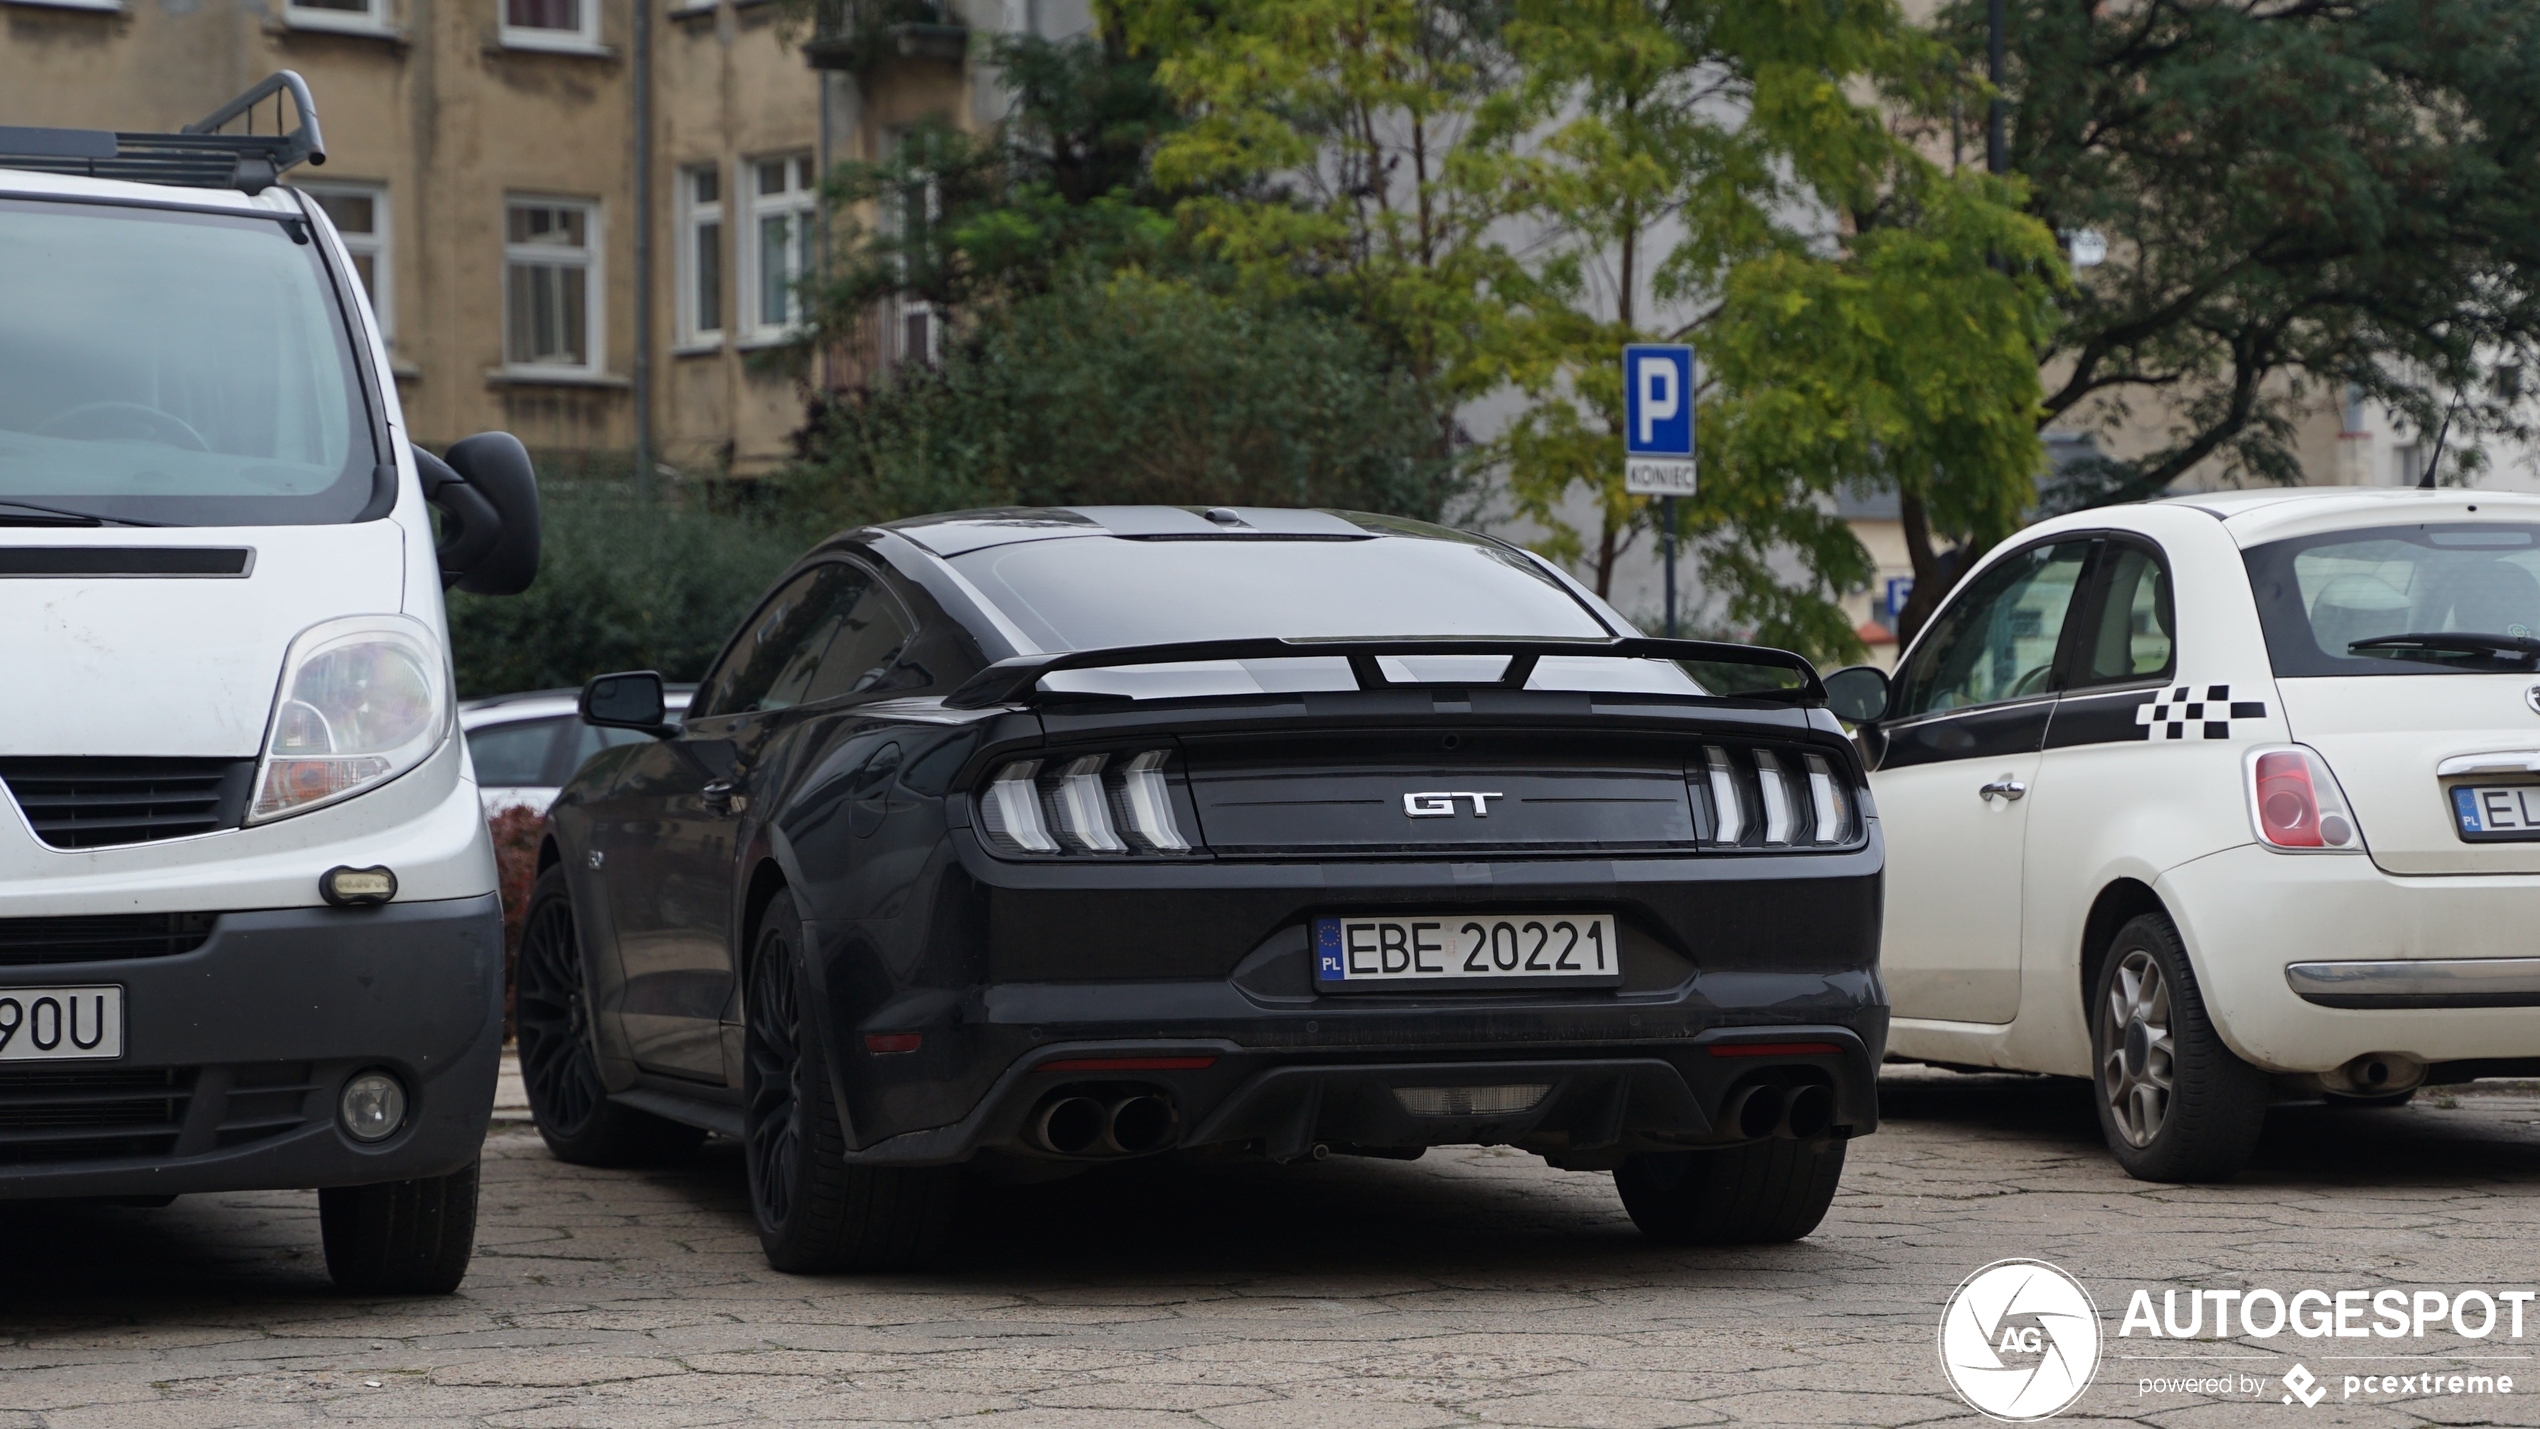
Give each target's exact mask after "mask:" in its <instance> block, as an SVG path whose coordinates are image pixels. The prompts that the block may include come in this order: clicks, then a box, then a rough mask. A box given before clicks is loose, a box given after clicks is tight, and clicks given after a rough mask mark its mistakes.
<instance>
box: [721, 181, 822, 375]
mask: <svg viewBox="0 0 2540 1429" xmlns="http://www.w3.org/2000/svg"><path fill="white" fill-rule="evenodd" d="M810 160H811V156H810V155H809V154H804V153H799V152H795V153H784V154H761V155H758V156H757V157H755V158H749V159H744V160H742V161H741V166H740V172H739V174H738V175H736V177H738V178H740V179H742V180H743V181H745V182H746V183H747V184H748V186H749V194H748V197H747V199H746V201H743V202H740V203H727V204H725V205H724V208H725V211H727V212H729V211H731V210H733V209H736V208H737V209H739V210H740V211H742V212H744V213H746V214H747V215H748V217H749V224H748V226H747V227H746V228H744V229H742V230H741V231H740V232H739V233H738V234H737V235H735V236H736V238H737V240H738V244H739V247H740V250H741V251H740V259H741V261H740V263H739V264H738V265H736V266H737V267H738V268H739V269H740V276H741V285H740V291H739V292H738V293H737V294H736V296H738V297H739V298H740V300H741V302H742V304H743V305H744V306H743V307H742V309H741V310H740V311H739V312H737V313H735V314H734V315H733V316H734V317H736V318H738V319H739V320H740V322H739V330H740V332H741V333H742V334H743V337H744V340H745V341H746V342H748V343H750V344H753V345H758V344H766V343H778V342H787V341H790V340H792V339H793V338H794V337H795V336H796V335H798V334H800V333H801V332H802V330H803V322H802V301H801V298H800V296H799V294H798V295H796V296H795V297H794V298H793V299H792V300H791V301H790V302H789V304H788V306H789V307H790V308H791V309H792V310H793V311H792V313H791V314H790V315H789V317H788V319H787V321H784V322H781V323H770V322H768V321H767V320H766V315H765V312H764V311H763V309H764V304H763V303H762V302H761V299H763V298H764V297H765V296H766V288H765V286H764V282H763V279H762V275H761V273H760V266H761V265H760V244H759V223H760V221H761V220H763V219H767V218H773V217H776V216H778V215H780V214H782V215H786V216H788V217H791V218H792V219H793V220H794V222H795V223H796V225H797V227H795V228H794V229H793V235H794V249H795V252H796V253H798V254H799V253H802V252H803V251H804V249H806V248H807V247H808V246H809V244H810V242H811V240H810V239H807V238H806V237H805V236H804V235H806V234H811V235H817V234H818V233H819V231H820V229H819V224H820V186H819V182H818V177H817V175H815V176H814V180H813V183H812V184H811V186H810V187H808V188H806V187H803V186H802V185H801V182H800V180H801V176H802V173H803V166H804V165H805V164H806V163H807V162H809V161H810ZM778 162H782V163H783V164H784V165H785V177H786V189H785V191H784V192H783V193H781V194H775V195H766V194H761V193H760V192H759V166H760V165H761V164H772V163H778ZM793 276H794V278H795V279H796V280H800V279H801V278H803V277H804V276H805V274H803V273H801V272H796V273H795V274H794V275H793Z"/></svg>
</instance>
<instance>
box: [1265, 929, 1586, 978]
mask: <svg viewBox="0 0 2540 1429" xmlns="http://www.w3.org/2000/svg"><path fill="white" fill-rule="evenodd" d="M1314 980H1315V982H1316V983H1317V984H1318V985H1320V986H1322V987H1324V988H1326V989H1333V988H1341V987H1352V988H1355V987H1361V986H1364V987H1371V988H1375V987H1396V986H1401V985H1405V984H1425V985H1429V986H1440V987H1484V986H1494V985H1495V986H1502V987H1564V986H1567V987H1610V986H1612V985H1613V984H1615V983H1618V982H1621V981H1622V980H1623V964H1622V958H1621V956H1620V949H1619V948H1617V947H1616V945H1615V941H1614V916H1613V915H1612V914H1610V913H1414V914H1390V915H1387V916H1384V917H1380V918H1372V917H1371V918H1317V919H1315V920H1314Z"/></svg>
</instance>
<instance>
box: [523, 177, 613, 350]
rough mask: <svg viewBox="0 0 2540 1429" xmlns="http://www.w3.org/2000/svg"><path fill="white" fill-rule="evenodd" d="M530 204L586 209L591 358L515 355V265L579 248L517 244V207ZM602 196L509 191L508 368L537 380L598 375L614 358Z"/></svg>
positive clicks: (584, 260)
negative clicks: (513, 229)
mask: <svg viewBox="0 0 2540 1429" xmlns="http://www.w3.org/2000/svg"><path fill="white" fill-rule="evenodd" d="M516 207H525V208H578V209H580V210H582V248H581V251H580V254H579V256H580V259H581V267H582V270H583V279H582V336H583V352H584V353H585V355H586V356H585V360H584V361H583V362H581V363H580V364H578V365H576V364H567V363H562V362H516V361H514V360H513V359H512V330H511V325H512V265H513V264H515V263H537V264H546V265H552V264H554V263H556V261H557V260H558V258H559V257H567V258H570V257H572V256H574V250H572V249H562V248H551V247H543V246H540V245H537V244H515V243H513V242H512V241H511V223H512V218H511V215H512V210H513V209H514V208H516ZM600 219H601V213H600V202H599V200H597V199H589V198H570V197H566V196H564V195H561V194H505V195H503V224H502V228H501V229H500V230H499V232H500V233H501V234H502V238H503V311H502V319H501V331H502V344H503V346H502V353H503V366H502V370H503V372H504V373H505V374H507V375H509V376H512V377H520V378H527V379H530V380H532V381H535V380H538V379H542V378H543V379H546V380H550V381H555V380H566V381H570V380H573V379H576V378H592V377H598V376H599V375H601V372H602V370H603V367H604V365H605V364H606V363H607V361H608V351H607V338H608V321H607V317H608V283H607V274H606V269H605V265H604V262H603V259H604V255H605V254H606V252H607V244H606V243H605V242H604V241H603V230H602V228H601V223H600Z"/></svg>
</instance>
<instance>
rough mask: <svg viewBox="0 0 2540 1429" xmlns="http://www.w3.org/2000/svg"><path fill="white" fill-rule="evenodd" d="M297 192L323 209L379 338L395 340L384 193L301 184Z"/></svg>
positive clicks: (372, 189) (370, 188)
mask: <svg viewBox="0 0 2540 1429" xmlns="http://www.w3.org/2000/svg"><path fill="white" fill-rule="evenodd" d="M300 189H301V191H302V192H304V193H306V194H307V195H308V196H309V197H310V199H311V200H313V201H314V202H315V203H316V204H317V206H318V207H319V208H322V209H324V210H326V216H327V219H328V220H329V221H330V222H332V223H333V224H334V225H335V232H336V234H337V236H339V237H341V238H342V239H343V240H344V251H345V252H346V253H347V254H350V255H351V256H352V259H353V274H354V276H355V277H358V278H360V279H361V280H362V291H363V292H364V293H367V294H369V295H370V310H371V311H372V312H373V313H375V314H377V315H378V317H379V336H380V339H381V340H382V341H384V342H394V341H396V338H397V325H396V322H395V311H396V309H395V294H394V293H393V292H392V291H391V290H392V289H393V288H394V287H395V286H396V278H395V274H394V272H393V270H392V269H390V267H389V266H388V190H387V189H386V188H384V187H382V186H380V185H378V184H302V185H300Z"/></svg>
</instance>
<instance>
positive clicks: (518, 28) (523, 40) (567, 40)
mask: <svg viewBox="0 0 2540 1429" xmlns="http://www.w3.org/2000/svg"><path fill="white" fill-rule="evenodd" d="M494 4H495V5H496V6H497V7H498V8H497V9H496V10H495V11H494V19H495V22H496V24H497V25H498V26H499V31H498V33H499V37H500V38H501V40H502V42H503V48H505V49H511V50H549V51H553V52H556V53H560V54H573V55H604V54H607V53H608V50H607V48H606V47H604V46H603V45H601V43H600V0H574V4H575V7H576V9H577V10H578V11H579V12H580V18H581V20H582V25H581V27H580V28H579V29H573V30H550V29H547V28H545V27H543V26H538V25H514V24H513V23H512V22H511V13H512V12H511V0H494Z"/></svg>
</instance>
